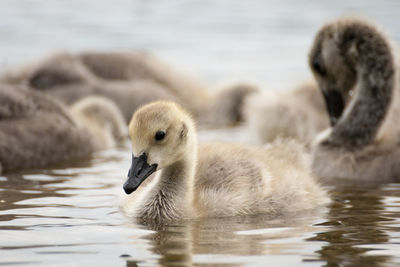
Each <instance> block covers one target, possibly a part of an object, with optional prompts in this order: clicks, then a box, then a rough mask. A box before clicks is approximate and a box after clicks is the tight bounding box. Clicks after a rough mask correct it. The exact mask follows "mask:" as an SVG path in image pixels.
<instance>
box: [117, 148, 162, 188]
mask: <svg viewBox="0 0 400 267" xmlns="http://www.w3.org/2000/svg"><path fill="white" fill-rule="evenodd" d="M156 169H157V164H152V165H149V164H148V163H147V156H146V154H145V153H143V154H142V155H140V156H139V157H135V156H134V155H133V154H132V165H131V168H130V169H129V172H128V180H127V181H126V182H125V184H124V191H125V193H126V194H128V195H129V194H130V193H132V192H133V191H135V190H136V189H137V188H138V187H139V186H140V184H141V183H143V181H144V180H146V178H147V177H149V176H150V174H152V173H153V172H155V171H156Z"/></svg>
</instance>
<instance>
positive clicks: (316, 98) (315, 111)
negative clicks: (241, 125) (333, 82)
mask: <svg viewBox="0 0 400 267" xmlns="http://www.w3.org/2000/svg"><path fill="white" fill-rule="evenodd" d="M245 117H246V121H247V125H248V128H249V131H250V133H251V134H252V135H253V136H255V139H257V140H258V142H259V143H269V142H273V141H274V140H275V139H277V138H292V139H295V140H297V141H299V142H301V143H303V144H306V145H307V146H308V145H310V144H311V142H312V140H313V139H314V138H315V136H316V135H317V134H318V133H319V132H321V131H322V130H324V129H326V128H328V127H329V120H328V116H327V115H326V112H325V103H324V100H323V98H322V95H321V93H320V92H319V89H318V87H317V85H316V84H314V83H307V84H303V85H302V86H300V87H299V88H296V89H295V90H292V91H289V92H283V93H280V92H264V93H259V94H254V95H252V96H250V97H249V98H248V99H247V101H246V105H245Z"/></svg>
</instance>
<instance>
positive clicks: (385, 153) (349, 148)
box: [309, 19, 400, 180]
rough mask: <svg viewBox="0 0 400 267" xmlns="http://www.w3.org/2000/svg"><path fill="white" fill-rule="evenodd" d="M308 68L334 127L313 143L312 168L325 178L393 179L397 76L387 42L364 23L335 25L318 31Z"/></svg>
mask: <svg viewBox="0 0 400 267" xmlns="http://www.w3.org/2000/svg"><path fill="white" fill-rule="evenodd" d="M309 63H310V67H311V69H312V71H313V74H314V77H315V78H316V80H317V81H318V83H319V85H320V88H321V91H322V93H323V94H324V95H325V100H326V104H327V108H328V111H329V113H330V115H331V122H332V124H333V125H332V128H331V129H329V130H328V131H327V132H324V133H322V134H321V136H320V137H319V138H318V140H317V141H316V144H315V150H314V169H315V170H316V171H317V173H319V174H320V175H322V176H329V177H343V178H360V179H370V180H379V179H381V180H390V179H396V178H397V176H398V175H399V174H400V168H399V163H397V161H398V160H397V159H398V154H399V152H398V151H399V147H398V142H399V127H398V124H396V123H395V124H393V122H395V121H397V120H398V119H397V117H398V115H399V113H398V106H399V105H398V96H397V95H398V92H397V91H398V85H397V80H398V77H397V66H396V62H395V56H394V52H393V49H392V48H391V45H390V41H389V40H388V39H387V37H386V36H385V35H384V34H383V33H382V32H381V31H379V30H378V29H377V28H376V27H375V26H373V25H372V24H370V23H368V22H366V21H363V20H360V19H341V20H337V21H334V22H332V23H329V24H327V25H325V26H324V27H323V28H322V29H321V30H320V31H319V32H318V34H317V36H316V37H315V40H314V44H313V46H312V49H311V51H310V57H309ZM342 104H343V107H341V106H342Z"/></svg>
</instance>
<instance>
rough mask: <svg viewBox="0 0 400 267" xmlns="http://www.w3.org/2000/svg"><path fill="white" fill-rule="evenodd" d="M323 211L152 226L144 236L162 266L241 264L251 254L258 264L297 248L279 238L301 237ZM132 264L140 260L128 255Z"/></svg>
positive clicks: (138, 263) (245, 261)
mask: <svg viewBox="0 0 400 267" xmlns="http://www.w3.org/2000/svg"><path fill="white" fill-rule="evenodd" d="M320 212H321V211H313V212H310V213H309V214H304V213H303V214H302V215H301V216H299V215H298V214H297V215H295V216H293V217H290V218H288V217H286V218H279V219H272V218H270V217H268V216H262V215H259V216H245V217H229V218H209V219H200V220H193V221H187V222H184V223H179V224H175V225H168V226H151V228H152V229H153V230H155V232H154V233H152V234H150V235H148V236H146V237H145V239H147V240H149V241H151V246H152V248H151V252H152V253H154V254H156V255H159V256H160V258H159V259H158V260H157V264H159V265H160V266H193V265H194V266H242V265H243V264H246V263H248V261H249V259H251V257H256V259H255V260H254V259H253V261H254V262H255V263H256V262H257V256H260V255H268V254H269V255H280V254H286V253H287V252H288V251H291V250H295V249H296V248H297V244H285V243H281V242H279V240H281V239H282V240H285V239H289V240H291V239H298V238H301V237H302V236H303V235H304V234H306V233H307V232H308V231H310V230H311V227H312V226H311V225H312V222H313V221H315V220H316V219H317V218H319V217H318V216H317V214H319V215H320ZM133 241H134V240H132V242H133ZM277 241H278V242H277ZM227 256H229V257H227ZM264 260H265V259H263V260H261V262H263V261H264ZM132 264H137V265H138V266H140V262H139V261H138V260H136V259H134V258H129V259H128V260H127V266H135V265H132Z"/></svg>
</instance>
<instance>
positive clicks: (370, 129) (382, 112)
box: [331, 34, 396, 149]
mask: <svg viewBox="0 0 400 267" xmlns="http://www.w3.org/2000/svg"><path fill="white" fill-rule="evenodd" d="M370 36H371V35H370V34H369V35H366V34H361V36H360V37H359V38H358V39H357V38H356V40H355V45H356V47H357V49H358V57H357V60H356V62H355V64H356V71H357V85H356V90H355V92H356V95H355V98H354V100H353V101H352V102H351V103H350V105H349V106H348V108H346V111H345V113H344V114H343V117H342V118H341V119H340V120H339V122H338V123H337V124H336V125H335V127H334V128H333V130H332V134H331V137H332V138H333V139H334V140H335V139H339V140H340V141H341V144H342V145H343V146H344V147H346V148H348V149H360V148H363V147H365V146H367V145H368V144H370V143H371V142H373V140H374V139H375V137H376V135H377V132H378V130H379V128H380V126H381V125H382V122H383V121H384V119H385V117H386V115H387V113H388V110H389V107H390V104H391V99H392V95H393V90H394V87H395V71H396V70H395V64H394V59H393V55H392V52H391V49H390V46H389V44H388V43H387V42H386V41H385V40H384V39H383V37H381V36H376V37H375V38H371V37H370Z"/></svg>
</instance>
